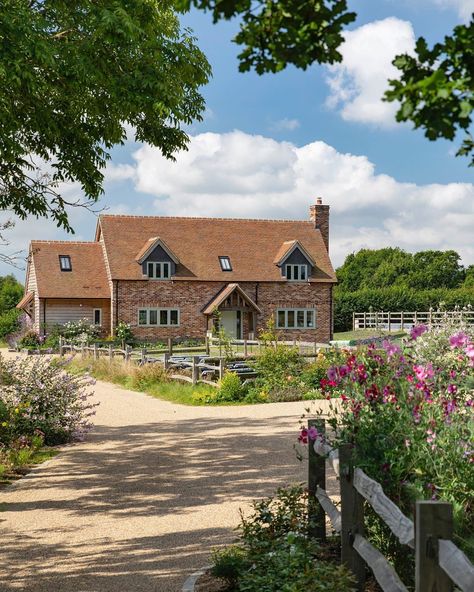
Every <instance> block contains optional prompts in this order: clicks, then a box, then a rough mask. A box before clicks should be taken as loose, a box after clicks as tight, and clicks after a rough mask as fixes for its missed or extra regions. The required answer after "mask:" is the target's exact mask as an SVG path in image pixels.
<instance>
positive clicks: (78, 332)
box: [46, 319, 100, 345]
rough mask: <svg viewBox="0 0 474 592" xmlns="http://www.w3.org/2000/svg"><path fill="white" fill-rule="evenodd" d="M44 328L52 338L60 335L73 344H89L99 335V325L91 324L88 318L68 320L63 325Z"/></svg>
mask: <svg viewBox="0 0 474 592" xmlns="http://www.w3.org/2000/svg"><path fill="white" fill-rule="evenodd" d="M46 329H47V332H48V334H51V335H52V336H53V338H56V337H58V338H59V335H62V336H63V337H64V338H65V340H66V341H67V342H68V343H73V344H75V345H89V344H90V343H92V342H93V341H95V340H96V339H97V338H98V337H99V335H100V327H99V326H98V325H92V324H91V322H90V320H89V319H81V320H79V321H70V322H69V323H65V324H64V325H55V326H54V327H51V328H48V327H46Z"/></svg>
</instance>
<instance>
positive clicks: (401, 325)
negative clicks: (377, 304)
mask: <svg viewBox="0 0 474 592" xmlns="http://www.w3.org/2000/svg"><path fill="white" fill-rule="evenodd" d="M404 327H405V323H404V315H403V310H402V311H401V312H400V330H401V331H403V329H404Z"/></svg>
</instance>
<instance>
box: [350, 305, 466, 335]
mask: <svg viewBox="0 0 474 592" xmlns="http://www.w3.org/2000/svg"><path fill="white" fill-rule="evenodd" d="M445 319H450V320H455V321H460V322H461V321H462V322H465V323H469V324H471V323H474V310H451V311H440V310H428V311H400V312H385V311H375V312H374V311H370V312H354V313H352V329H353V331H356V330H358V329H380V330H386V331H399V330H400V331H403V330H404V329H411V328H412V327H413V326H414V325H417V324H420V323H422V324H427V325H433V326H439V325H440V324H441V323H442V322H443V321H444V320H445Z"/></svg>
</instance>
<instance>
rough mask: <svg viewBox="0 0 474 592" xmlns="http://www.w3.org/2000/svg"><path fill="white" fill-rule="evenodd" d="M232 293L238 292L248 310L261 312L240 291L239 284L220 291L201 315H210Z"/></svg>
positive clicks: (228, 285) (229, 285)
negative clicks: (248, 307)
mask: <svg viewBox="0 0 474 592" xmlns="http://www.w3.org/2000/svg"><path fill="white" fill-rule="evenodd" d="M233 292H238V293H239V294H240V295H241V296H242V298H243V299H244V300H245V301H246V302H247V304H248V305H249V306H250V308H253V309H254V310H256V311H257V312H259V313H261V312H262V311H261V310H260V308H259V307H258V306H257V305H256V304H255V302H254V301H253V300H252V299H251V298H250V297H249V296H247V294H246V293H245V292H244V291H243V290H242V288H241V287H240V286H239V284H227V286H226V287H225V288H224V289H223V290H221V291H220V292H219V293H218V294H217V295H216V296H214V298H213V299H212V300H211V301H210V302H209V303H208V304H207V305H206V307H205V308H204V309H203V311H202V312H203V313H204V314H206V315H209V314H212V313H213V312H214V311H215V310H216V308H219V306H220V305H221V304H222V303H223V302H224V300H226V299H227V298H228V297H229V296H230V295H231V294H232V293H233Z"/></svg>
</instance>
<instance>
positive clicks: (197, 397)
mask: <svg viewBox="0 0 474 592" xmlns="http://www.w3.org/2000/svg"><path fill="white" fill-rule="evenodd" d="M66 369H67V370H68V371H69V372H71V373H73V374H82V373H86V372H87V373H88V374H90V375H91V376H93V377H94V378H97V379H98V380H104V381H106V382H112V383H113V384H117V385H119V386H122V387H124V388H127V389H130V390H134V391H140V392H143V393H147V394H148V395H151V396H153V397H157V398H158V399H164V400H165V401H172V402H174V403H181V404H183V405H203V404H204V402H203V401H204V400H205V399H206V395H211V394H212V393H214V389H210V388H209V387H207V386H205V385H196V386H193V385H191V384H186V383H181V382H176V381H172V380H170V379H169V377H168V374H167V372H166V371H165V369H164V368H163V366H162V365H161V364H145V365H144V366H137V365H136V364H134V363H133V362H125V361H124V360H122V359H117V358H114V359H113V360H109V359H108V358H99V359H97V360H94V359H93V358H80V357H79V356H76V357H74V358H73V359H72V361H71V362H69V364H68V365H67V366H66Z"/></svg>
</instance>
